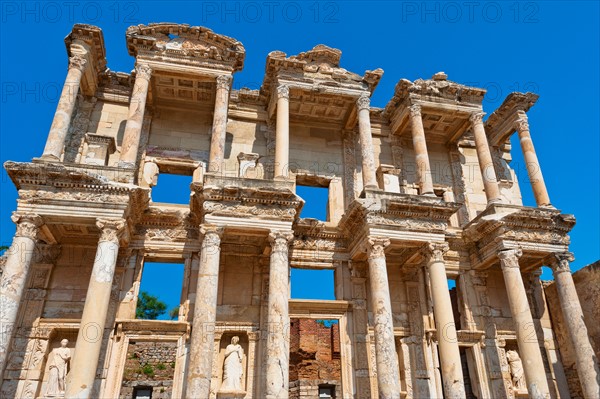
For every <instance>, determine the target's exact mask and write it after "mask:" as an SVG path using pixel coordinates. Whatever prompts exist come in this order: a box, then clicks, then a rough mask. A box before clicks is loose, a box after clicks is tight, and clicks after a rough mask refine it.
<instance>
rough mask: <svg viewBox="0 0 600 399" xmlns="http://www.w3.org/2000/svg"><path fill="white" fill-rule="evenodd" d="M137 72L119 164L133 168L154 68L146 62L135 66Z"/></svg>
mask: <svg viewBox="0 0 600 399" xmlns="http://www.w3.org/2000/svg"><path fill="white" fill-rule="evenodd" d="M135 72H136V74H135V84H134V86H133V91H132V93H131V101H130V103H129V113H128V115H127V123H126V124H125V133H124V135H123V143H122V144H121V160H120V161H119V166H120V167H123V168H133V167H134V166H135V163H136V161H137V155H138V149H139V147H140V137H141V135H142V125H143V123H144V112H145V110H146V99H147V97H148V86H149V84H150V77H151V76H152V68H150V67H149V66H148V65H146V64H138V65H136V67H135Z"/></svg>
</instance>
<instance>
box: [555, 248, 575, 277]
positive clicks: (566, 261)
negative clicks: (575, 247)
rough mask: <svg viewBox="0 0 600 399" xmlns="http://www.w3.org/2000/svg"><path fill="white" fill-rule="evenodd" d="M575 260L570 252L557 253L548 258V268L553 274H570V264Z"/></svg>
mask: <svg viewBox="0 0 600 399" xmlns="http://www.w3.org/2000/svg"><path fill="white" fill-rule="evenodd" d="M574 260H575V257H574V256H573V254H572V253H571V252H558V253H555V254H552V256H551V257H550V266H551V267H552V271H553V272H554V274H558V273H565V272H566V273H571V267H570V263H571V262H573V261H574Z"/></svg>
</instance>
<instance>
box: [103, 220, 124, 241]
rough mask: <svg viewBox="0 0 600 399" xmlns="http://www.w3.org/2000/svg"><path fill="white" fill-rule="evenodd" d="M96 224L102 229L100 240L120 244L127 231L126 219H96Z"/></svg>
mask: <svg viewBox="0 0 600 399" xmlns="http://www.w3.org/2000/svg"><path fill="white" fill-rule="evenodd" d="M96 226H97V227H98V228H99V229H100V239H99V240H98V242H105V241H109V242H112V243H115V244H118V243H119V239H120V238H121V236H122V235H123V232H124V231H125V219H121V218H117V219H98V220H96Z"/></svg>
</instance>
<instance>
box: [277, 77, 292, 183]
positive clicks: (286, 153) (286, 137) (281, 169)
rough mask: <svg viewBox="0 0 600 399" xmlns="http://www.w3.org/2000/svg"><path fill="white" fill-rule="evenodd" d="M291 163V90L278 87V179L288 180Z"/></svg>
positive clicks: (282, 86) (281, 86)
mask: <svg viewBox="0 0 600 399" xmlns="http://www.w3.org/2000/svg"><path fill="white" fill-rule="evenodd" d="M289 163H290V88H289V87H288V86H286V85H279V86H278V87H277V121H276V125H275V173H274V175H273V176H274V177H276V178H287V177H288V173H289V170H288V169H289Z"/></svg>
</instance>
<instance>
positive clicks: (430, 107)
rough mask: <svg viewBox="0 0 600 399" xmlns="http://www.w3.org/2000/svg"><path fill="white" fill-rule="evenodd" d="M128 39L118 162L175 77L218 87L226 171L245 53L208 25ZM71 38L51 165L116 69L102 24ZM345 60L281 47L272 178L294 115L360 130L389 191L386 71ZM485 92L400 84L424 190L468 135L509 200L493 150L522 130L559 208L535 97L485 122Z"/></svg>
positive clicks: (136, 143) (539, 181) (370, 180)
mask: <svg viewBox="0 0 600 399" xmlns="http://www.w3.org/2000/svg"><path fill="white" fill-rule="evenodd" d="M126 36H127V47H128V50H129V53H130V54H131V55H132V56H134V57H135V59H136V61H135V70H134V72H133V73H132V77H133V81H134V83H133V89H132V90H131V93H130V99H129V112H128V116H127V121H126V126H125V129H124V135H123V138H122V143H121V151H120V161H119V163H118V166H119V167H121V168H129V169H135V167H136V166H137V165H138V164H139V161H140V159H139V157H140V155H139V154H140V152H141V151H140V142H141V137H142V128H143V124H144V116H145V114H146V112H147V108H148V106H149V105H148V102H149V101H154V102H155V103H159V101H160V99H161V98H160V97H161V94H162V93H163V92H167V90H166V89H165V88H163V87H162V86H159V85H158V82H156V83H155V84H154V86H155V87H154V89H152V86H153V80H156V81H160V80H163V77H165V76H174V75H177V76H183V77H186V78H189V79H190V81H194V80H195V81H199V82H205V83H206V84H207V85H206V86H205V89H206V88H208V90H210V91H211V93H210V95H207V96H206V98H207V100H208V101H209V102H210V103H211V104H210V106H211V108H212V109H211V112H212V128H211V138H210V150H209V156H208V157H207V158H208V159H206V163H207V165H206V166H205V171H206V172H208V173H217V174H218V173H219V172H220V171H221V169H222V168H223V161H224V152H225V145H226V144H225V142H226V134H227V120H228V114H229V100H230V96H231V94H232V82H233V74H234V73H235V72H237V71H240V70H241V69H242V68H243V63H244V58H245V49H244V47H243V46H242V44H241V43H240V42H238V41H236V40H235V39H232V38H229V37H226V36H222V35H218V34H215V33H214V32H212V31H210V30H209V29H206V28H202V27H189V26H187V25H178V24H150V25H149V26H143V25H140V26H133V27H131V28H129V29H128V31H127V35H126ZM65 41H66V44H67V49H68V54H69V66H68V72H67V78H66V80H65V84H64V89H63V92H62V95H61V97H60V100H59V103H58V107H57V111H56V113H55V116H54V120H53V122H52V126H51V128H50V133H49V135H48V139H47V142H46V146H45V148H44V152H43V154H42V156H41V159H42V160H45V161H49V162H59V161H61V160H62V157H63V153H64V150H65V144H66V141H67V136H68V131H69V126H70V121H71V119H72V117H73V112H74V110H75V107H76V104H77V96H78V94H80V93H81V94H83V95H87V96H94V94H95V92H96V90H97V89H98V85H99V82H100V81H101V77H102V75H103V74H107V73H109V71H108V70H107V69H106V58H105V49H104V41H103V36H102V32H101V30H100V29H99V28H97V27H93V26H89V25H76V26H75V27H74V28H73V31H72V32H71V33H70V34H69V36H67V38H66V39H65ZM340 56H341V52H340V51H339V50H337V49H332V48H329V47H327V46H323V45H319V46H316V47H315V48H313V49H312V50H310V51H307V52H305V53H301V54H299V55H297V56H291V57H287V56H286V55H285V54H284V53H282V52H279V51H274V52H271V53H270V54H269V55H268V57H267V66H266V74H265V77H264V81H263V84H262V86H261V88H260V90H259V98H260V100H261V101H262V102H263V103H264V106H265V109H266V115H267V122H268V123H272V124H274V125H275V151H274V156H273V164H272V166H273V173H272V177H273V178H275V179H286V178H287V177H288V175H289V165H290V158H289V146H290V119H295V120H300V121H304V122H306V123H311V122H315V123H328V124H332V125H333V126H336V128H338V129H339V130H341V131H342V132H343V134H346V133H347V132H351V133H352V132H357V133H358V141H359V144H360V154H361V173H362V182H363V187H365V188H384V187H380V186H381V184H378V181H377V169H378V162H376V160H375V150H374V148H373V134H372V130H371V114H372V111H373V109H372V108H371V107H370V97H371V95H372V93H373V91H374V90H375V88H376V87H377V84H378V83H379V80H380V79H381V76H382V75H383V71H382V70H381V69H376V70H374V71H366V72H365V73H364V75H362V76H361V75H358V74H355V73H352V72H349V71H347V70H345V69H343V68H341V67H340V66H339V61H340ZM152 91H155V93H152ZM171 91H173V90H171ZM484 95H485V90H483V89H479V88H474V87H467V86H464V85H461V84H458V83H454V82H451V81H449V80H447V76H446V75H445V74H444V73H443V72H440V73H437V74H435V75H434V76H433V77H432V78H431V79H428V80H421V79H419V80H416V81H414V82H411V81H408V80H406V79H401V80H400V81H399V82H398V84H397V85H396V88H395V92H394V95H393V97H392V98H391V99H390V101H389V102H388V104H387V105H386V107H385V108H384V109H383V111H382V112H381V115H382V116H383V120H384V121H387V123H389V128H390V131H391V137H392V138H393V139H396V140H398V139H400V138H402V137H403V135H406V136H407V137H410V138H411V139H412V146H413V150H414V157H415V159H414V161H415V165H416V176H417V184H418V187H419V190H418V192H419V194H421V195H425V196H433V195H435V194H434V187H433V178H432V167H431V162H430V153H429V151H428V145H431V144H432V143H443V144H446V145H449V144H452V143H456V142H457V141H458V140H460V139H461V138H464V137H465V136H467V137H471V138H472V140H474V143H475V148H476V153H477V160H478V163H479V168H480V170H481V175H482V179H483V185H484V191H485V196H486V198H487V201H488V204H490V203H500V202H502V196H501V194H500V188H499V182H498V177H497V172H496V168H495V167H494V159H493V156H492V152H491V150H490V146H491V145H494V146H501V145H503V144H504V143H506V142H507V141H508V140H509V138H510V136H511V135H512V134H513V133H514V132H515V131H516V132H517V133H518V135H519V140H520V144H521V148H522V151H523V155H524V158H525V161H526V163H527V170H528V173H529V177H530V182H531V184H532V188H533V192H534V196H535V199H536V202H537V205H538V206H541V207H551V205H550V199H549V195H548V191H547V189H546V185H545V183H544V179H543V176H542V173H541V169H540V165H539V162H538V159H537V156H536V152H535V148H534V146H533V141H532V138H531V133H530V130H529V124H528V119H527V114H526V112H527V111H528V110H529V108H530V107H531V106H532V105H533V104H534V103H535V102H536V100H537V95H535V94H532V93H527V94H522V93H512V94H511V95H509V97H508V98H507V99H506V101H505V102H504V103H503V104H502V105H501V106H500V107H499V108H498V109H497V110H496V111H495V112H494V113H493V114H492V115H491V116H490V117H489V118H488V120H487V121H484V120H483V116H484V115H485V114H484V112H483V109H482V100H483V97H484ZM197 96H198V97H200V94H197ZM151 97H154V98H151ZM198 100H200V98H198ZM311 101H312V102H313V103H311ZM202 106H206V104H202Z"/></svg>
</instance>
